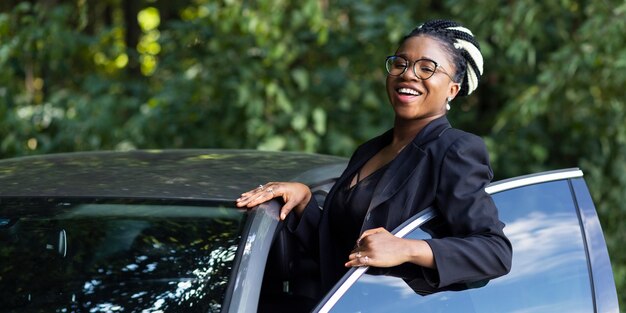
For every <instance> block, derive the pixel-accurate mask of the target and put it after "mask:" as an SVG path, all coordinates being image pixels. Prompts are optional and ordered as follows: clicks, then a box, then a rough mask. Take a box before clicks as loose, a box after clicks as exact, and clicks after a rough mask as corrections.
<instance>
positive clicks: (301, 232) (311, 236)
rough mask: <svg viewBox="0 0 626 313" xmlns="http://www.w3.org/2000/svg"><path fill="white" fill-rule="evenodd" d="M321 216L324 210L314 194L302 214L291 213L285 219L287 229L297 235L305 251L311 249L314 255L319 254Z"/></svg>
mask: <svg viewBox="0 0 626 313" xmlns="http://www.w3.org/2000/svg"><path fill="white" fill-rule="evenodd" d="M321 216H322V210H321V208H320V206H319V204H318V202H317V200H316V199H315V197H314V196H313V197H311V200H310V201H309V203H307V205H306V207H305V209H304V211H303V213H302V216H300V217H299V218H298V216H296V214H289V215H288V216H287V219H286V221H285V222H286V226H287V229H288V230H289V231H290V232H291V233H292V234H294V235H295V236H296V238H297V239H298V242H300V244H302V246H303V247H304V249H305V251H309V252H310V253H311V254H312V255H314V256H319V251H318V250H319V237H318V234H319V223H320V220H321Z"/></svg>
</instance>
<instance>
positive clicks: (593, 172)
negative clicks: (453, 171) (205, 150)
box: [0, 0, 626, 308]
mask: <svg viewBox="0 0 626 313" xmlns="http://www.w3.org/2000/svg"><path fill="white" fill-rule="evenodd" d="M55 2H56V4H55V5H54V6H51V5H47V4H46V3H48V2H43V1H42V2H34V3H33V2H26V1H5V2H3V4H0V138H1V139H0V157H10V156H18V155H28V154H35V153H51V152H61V151H76V150H96V149H118V150H124V149H135V148H159V149H160V148H199V147H222V148H255V149H269V150H298V151H310V152H322V153H329V154H338V155H349V154H350V153H351V152H352V151H353V150H354V148H355V147H356V146H357V145H358V144H359V143H361V142H363V141H364V140H366V139H368V138H371V137H372V136H375V135H376V134H378V133H380V132H382V131H383V130H385V129H387V128H388V127H390V126H391V123H392V118H393V116H392V112H391V110H390V109H389V108H388V106H387V98H386V94H385V91H384V69H383V61H384V58H385V56H387V55H389V54H392V53H393V51H394V49H395V48H396V46H397V43H398V41H399V39H400V38H401V37H402V36H403V35H404V34H405V33H406V32H408V31H409V30H410V29H411V28H413V27H414V26H416V24H417V23H419V22H421V21H424V20H426V19H431V18H438V17H448V18H452V19H456V20H459V21H461V22H462V23H464V24H466V25H468V26H469V28H470V29H472V30H473V31H474V33H475V34H476V36H477V38H478V39H479V40H480V43H481V46H482V49H483V52H484V55H485V60H486V62H485V76H484V77H483V79H482V82H481V86H480V87H479V89H478V90H477V92H476V93H475V94H474V95H472V96H470V97H468V98H466V99H457V100H455V101H454V103H453V109H452V111H451V112H450V119H451V120H452V121H453V123H454V124H455V126H457V127H459V128H463V129H467V130H469V131H472V132H475V133H477V134H479V135H482V136H484V137H485V139H486V141H487V144H488V147H489V149H490V151H491V156H492V163H493V165H494V169H495V172H496V174H497V176H498V178H504V177H510V176H515V175H520V174H525V173H529V172H536V171H541V170H547V169H556V168H563V167H574V166H577V167H580V168H581V169H582V170H583V171H584V172H585V179H586V181H587V183H588V184H589V187H590V189H591V191H592V194H593V197H594V199H595V201H596V203H597V205H598V207H597V209H598V212H599V214H600V218H601V222H602V225H603V227H604V230H605V233H606V239H607V242H608V244H609V248H610V253H611V258H612V261H613V266H614V272H615V279H616V282H617V284H618V290H620V291H625V290H626V267H625V266H624V264H626V252H625V251H623V249H620V243H623V242H625V241H626V225H625V224H624V223H623V222H622V221H624V220H626V196H625V195H624V192H623V190H624V188H626V128H625V127H623V125H624V121H626V108H625V107H624V100H623V99H624V98H623V86H625V85H626V82H625V80H626V75H624V74H623V72H624V70H625V69H626V43H625V42H624V40H623V38H624V36H625V35H626V34H625V32H624V29H626V16H625V15H626V3H624V2H623V1H618V0H608V1H581V0H560V1H543V2H538V1H531V0H519V1H487V0H478V1H464V2H461V1H455V0H447V1H419V2H418V1H409V2H407V1H384V0H368V1H358V2H357V1H348V0H338V1H323V0H302V1H287V0H282V1H280V0H279V1H277V0H257V1H244V0H221V1H215V0H188V1H180V2H166V1H145V2H142V1H119V0H104V1H97V2H96V1H84V0H64V1H63V0H61V1H55ZM42 26H43V27H42ZM618 293H619V294H620V297H621V299H620V301H621V304H622V305H621V306H622V308H625V307H626V292H618Z"/></svg>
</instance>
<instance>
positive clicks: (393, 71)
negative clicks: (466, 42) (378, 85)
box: [385, 55, 454, 81]
mask: <svg viewBox="0 0 626 313" xmlns="http://www.w3.org/2000/svg"><path fill="white" fill-rule="evenodd" d="M410 64H411V62H409V60H407V59H406V58H404V57H402V56H399V55H391V56H388V57H387V60H386V61H385V68H386V69H387V73H389V75H391V76H400V75H402V74H404V72H406V69H407V68H409V65H410ZM437 68H441V72H442V73H444V74H446V76H448V77H450V80H452V81H454V79H453V78H452V76H450V75H449V74H448V73H446V71H445V70H444V69H443V68H442V67H441V66H439V64H437V62H435V61H433V60H430V59H419V60H415V62H413V73H414V74H415V76H417V77H418V78H419V79H421V80H427V79H429V78H431V77H432V76H433V75H435V72H436V71H437Z"/></svg>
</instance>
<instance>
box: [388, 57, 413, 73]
mask: <svg viewBox="0 0 626 313" xmlns="http://www.w3.org/2000/svg"><path fill="white" fill-rule="evenodd" d="M408 66H409V61H407V60H406V59H404V58H403V57H399V56H395V55H394V56H390V57H387V62H385V67H386V68H387V73H389V75H393V76H400V75H402V73H404V71H406V68H407V67H408Z"/></svg>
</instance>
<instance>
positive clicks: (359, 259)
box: [344, 251, 372, 267]
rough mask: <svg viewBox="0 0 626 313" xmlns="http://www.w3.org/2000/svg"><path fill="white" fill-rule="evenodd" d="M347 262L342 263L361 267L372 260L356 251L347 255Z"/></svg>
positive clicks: (347, 265) (367, 264)
mask: <svg viewBox="0 0 626 313" xmlns="http://www.w3.org/2000/svg"><path fill="white" fill-rule="evenodd" d="M348 260H349V261H348V262H346V263H345V264H344V266H345V267H361V266H369V265H370V263H371V262H372V258H371V257H370V256H368V255H365V253H363V252H361V251H356V252H354V253H351V254H350V255H349V256H348Z"/></svg>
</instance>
